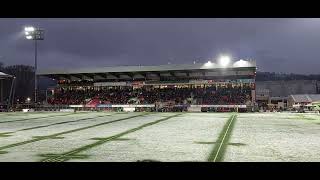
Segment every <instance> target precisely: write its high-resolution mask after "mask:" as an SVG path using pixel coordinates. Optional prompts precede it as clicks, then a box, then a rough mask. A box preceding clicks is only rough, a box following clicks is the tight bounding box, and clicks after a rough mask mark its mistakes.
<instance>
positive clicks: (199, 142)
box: [194, 141, 216, 144]
mask: <svg viewBox="0 0 320 180" xmlns="http://www.w3.org/2000/svg"><path fill="white" fill-rule="evenodd" d="M194 143H196V144H215V143H216V142H205V141H195V142H194Z"/></svg>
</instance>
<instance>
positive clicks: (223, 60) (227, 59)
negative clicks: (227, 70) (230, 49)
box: [219, 56, 230, 67]
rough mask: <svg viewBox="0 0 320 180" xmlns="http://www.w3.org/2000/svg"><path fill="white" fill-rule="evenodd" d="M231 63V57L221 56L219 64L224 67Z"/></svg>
mask: <svg viewBox="0 0 320 180" xmlns="http://www.w3.org/2000/svg"><path fill="white" fill-rule="evenodd" d="M229 63H230V57H229V56H221V57H220V58H219V64H220V65H221V66H223V67H225V66H228V65H229Z"/></svg>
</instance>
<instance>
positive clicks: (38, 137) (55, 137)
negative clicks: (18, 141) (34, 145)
mask: <svg viewBox="0 0 320 180" xmlns="http://www.w3.org/2000/svg"><path fill="white" fill-rule="evenodd" d="M32 138H35V139H64V137H57V136H33V137H32Z"/></svg>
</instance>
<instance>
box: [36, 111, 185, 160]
mask: <svg viewBox="0 0 320 180" xmlns="http://www.w3.org/2000/svg"><path fill="white" fill-rule="evenodd" d="M179 115H181V114H175V115H173V116H169V117H165V118H162V119H159V120H156V121H153V122H150V123H146V124H143V125H141V126H138V127H136V128H133V129H129V130H127V131H124V132H122V133H119V134H116V135H113V136H109V137H105V138H99V139H100V140H98V141H97V142H94V143H92V144H88V145H85V146H82V147H79V148H76V149H74V150H71V151H68V152H65V153H62V154H60V155H59V156H57V157H52V158H46V159H43V160H42V162H64V161H68V160H70V159H72V158H70V157H72V156H73V155H76V154H78V153H80V152H83V151H86V150H89V149H91V148H94V147H97V146H100V145H102V144H104V143H107V142H109V141H113V140H115V139H119V138H120V137H122V136H124V135H127V134H129V133H133V132H136V131H138V130H141V129H143V128H145V127H148V126H152V125H154V124H157V123H160V122H163V121H167V120H169V119H171V118H174V117H177V116H179Z"/></svg>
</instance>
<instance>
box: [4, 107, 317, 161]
mask: <svg viewBox="0 0 320 180" xmlns="http://www.w3.org/2000/svg"><path fill="white" fill-rule="evenodd" d="M176 114H181V115H180V116H174V115H176ZM230 116H231V114H230V113H120V114H119V113H112V112H88V113H74V114H72V113H60V112H52V113H50V112H46V113H8V114H6V113H0V122H2V123H0V161H41V160H43V159H45V158H46V157H44V156H40V155H47V156H48V155H53V156H55V155H61V154H64V153H67V152H70V151H73V150H77V149H81V148H83V147H87V146H90V145H93V146H92V147H90V148H84V150H83V151H81V152H80V153H78V154H72V155H73V157H77V156H79V157H81V156H83V158H82V159H77V158H71V159H70V160H69V161H71V162H76V161H141V160H156V161H207V160H208V157H209V155H210V153H211V152H212V150H213V149H214V147H215V146H217V145H218V144H219V143H217V142H216V141H217V139H218V137H219V136H220V135H221V133H223V127H224V126H225V125H226V123H227V121H228V119H229V118H230ZM167 117H170V118H168V119H166V118H167ZM21 119H22V120H23V121H15V120H21ZM24 119H25V120H24ZM161 119H164V121H159V120H161ZM117 120H120V121H117ZM5 121H14V122H5ZM70 121H71V122H70ZM110 122H112V123H110ZM153 122H157V123H153ZM144 125H146V126H144ZM141 126H142V127H143V128H138V127H141ZM137 128H138V129H137ZM131 130H133V131H131ZM6 132H11V133H9V134H5V133H6ZM124 132H128V133H124ZM57 133H60V134H57ZM122 133H124V134H123V135H121V134H122ZM230 133H231V134H230V138H229V141H228V142H226V149H225V151H224V152H223V153H224V154H223V159H222V160H223V161H320V151H319V149H320V115H319V114H307V113H305V114H298V113H239V114H238V115H237V118H236V119H235V122H234V127H233V130H232V132H230ZM119 134H120V137H118V138H115V139H112V138H111V139H112V140H107V141H103V142H102V143H101V144H99V143H98V145H96V143H97V142H99V141H101V140H99V138H104V139H105V138H110V137H113V136H115V135H119ZM35 136H40V138H39V137H38V139H37V138H34V137H35ZM44 136H45V137H44ZM46 136H47V137H46ZM95 138H98V139H95Z"/></svg>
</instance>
